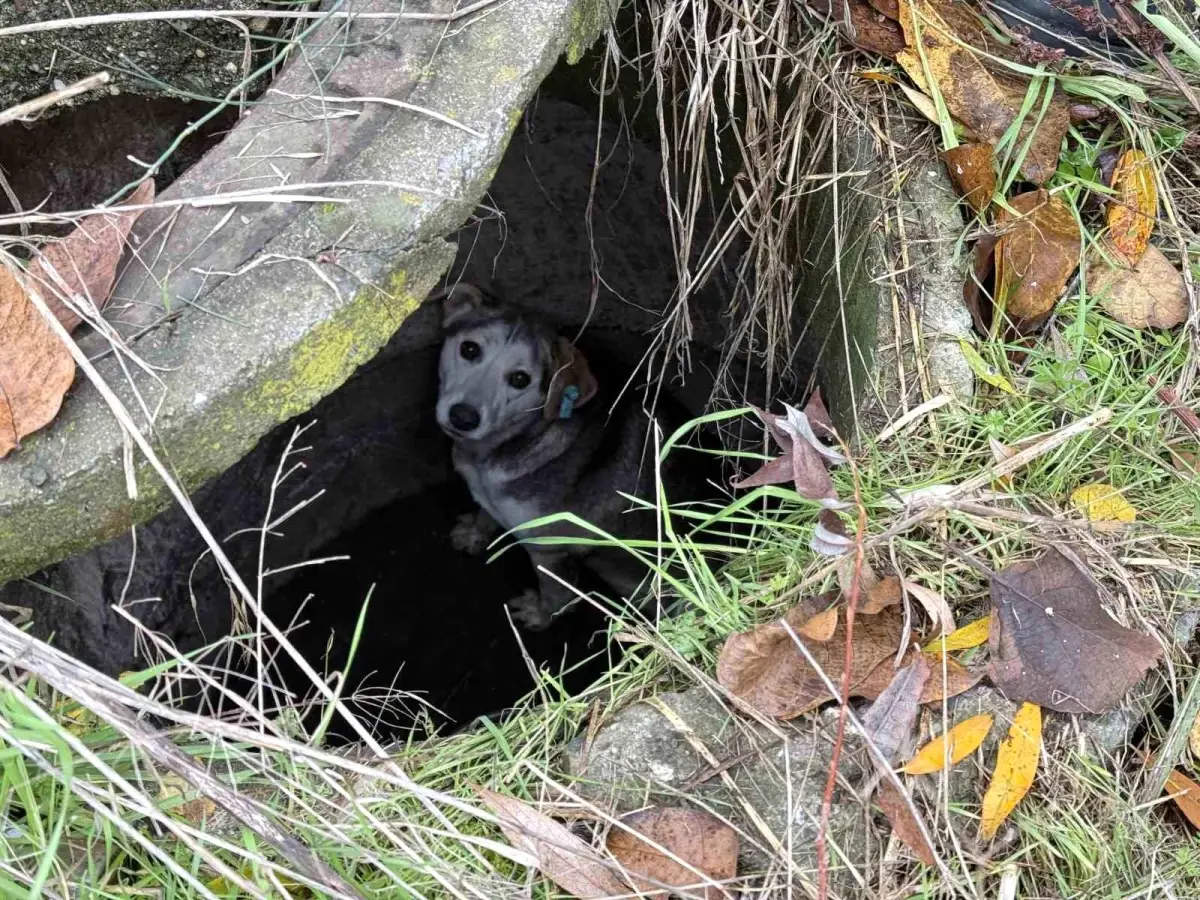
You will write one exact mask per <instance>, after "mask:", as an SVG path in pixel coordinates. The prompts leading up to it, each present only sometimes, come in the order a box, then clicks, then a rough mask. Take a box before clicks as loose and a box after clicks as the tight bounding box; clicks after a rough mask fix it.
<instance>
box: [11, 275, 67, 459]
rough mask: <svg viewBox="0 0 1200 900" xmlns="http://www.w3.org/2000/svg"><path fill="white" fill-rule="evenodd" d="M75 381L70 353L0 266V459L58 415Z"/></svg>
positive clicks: (14, 279)
mask: <svg viewBox="0 0 1200 900" xmlns="http://www.w3.org/2000/svg"><path fill="white" fill-rule="evenodd" d="M74 380H75V360H74V359H72V357H71V351H70V350H68V349H67V346H66V344H64V343H63V342H62V341H61V340H59V338H58V335H57V334H55V333H54V331H53V329H52V328H51V327H50V323H49V322H47V321H46V320H45V319H44V318H43V317H42V314H41V313H39V312H38V311H37V308H36V307H35V306H34V305H33V303H32V302H31V301H30V299H29V297H28V296H27V295H26V293H25V288H24V287H23V286H22V284H21V282H20V281H18V280H17V277H16V276H15V275H13V273H12V272H10V271H9V270H8V269H7V268H5V267H4V266H2V265H0V457H4V456H7V455H8V453H9V452H10V451H11V450H12V449H13V448H15V447H17V446H18V445H19V444H20V442H21V438H23V437H25V436H26V435H29V434H33V432H35V431H37V430H38V429H39V428H44V427H45V426H46V425H48V424H49V423H50V422H51V420H52V419H53V418H54V417H55V416H56V415H58V410H59V408H60V407H61V406H62V400H63V395H64V394H66V392H67V388H69V387H70V386H71V382H72V381H74Z"/></svg>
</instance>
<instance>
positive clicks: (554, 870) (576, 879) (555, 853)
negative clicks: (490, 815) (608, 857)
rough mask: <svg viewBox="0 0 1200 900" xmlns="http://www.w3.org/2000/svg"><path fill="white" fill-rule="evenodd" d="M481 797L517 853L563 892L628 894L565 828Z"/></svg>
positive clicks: (522, 807) (586, 897) (512, 804)
mask: <svg viewBox="0 0 1200 900" xmlns="http://www.w3.org/2000/svg"><path fill="white" fill-rule="evenodd" d="M478 791H479V796H480V798H481V799H482V800H483V802H484V803H486V804H487V805H488V806H489V807H490V808H491V810H492V812H494V813H495V814H496V815H497V817H499V819H500V830H501V831H503V832H504V836H505V837H507V838H508V840H509V842H510V843H511V844H512V845H513V846H514V847H516V848H517V849H518V850H523V851H525V852H526V853H528V854H529V855H530V856H532V857H534V858H535V859H536V860H537V861H538V868H540V869H541V870H542V872H543V873H544V874H545V875H546V877H547V878H549V879H550V880H551V881H553V882H554V883H555V884H557V885H558V886H559V887H560V888H562V889H563V890H564V891H566V892H567V893H568V894H571V895H573V896H575V897H578V898H580V900H602V898H608V897H621V896H627V895H628V894H629V891H628V889H627V888H626V887H625V885H623V884H621V881H620V879H618V878H617V876H616V875H614V874H613V873H612V872H610V871H609V869H608V867H607V866H606V865H605V864H604V862H603V860H601V859H600V856H599V854H597V853H596V851H595V850H593V849H592V848H591V846H590V845H588V844H586V843H584V842H583V841H582V840H580V839H579V838H578V837H576V836H575V835H574V834H572V833H571V832H570V831H569V830H568V829H567V828H566V827H565V826H563V825H562V824H560V823H558V822H556V821H554V820H553V819H551V818H550V817H549V816H547V815H544V814H543V813H540V812H538V811H537V810H536V809H534V808H533V807H532V806H530V805H529V804H528V803H525V802H524V801H521V800H518V799H516V798H515V797H506V796H505V795H504V794H497V793H496V792H495V791H489V790H488V789H487V788H479V789H478Z"/></svg>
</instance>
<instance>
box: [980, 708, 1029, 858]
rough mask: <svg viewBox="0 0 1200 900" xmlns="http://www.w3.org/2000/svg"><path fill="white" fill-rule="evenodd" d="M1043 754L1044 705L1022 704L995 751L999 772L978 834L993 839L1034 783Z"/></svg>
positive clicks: (994, 776)
mask: <svg viewBox="0 0 1200 900" xmlns="http://www.w3.org/2000/svg"><path fill="white" fill-rule="evenodd" d="M1041 753H1042V708H1041V707H1040V706H1038V705H1037V704H1036V703H1023V704H1021V708H1020V709H1018V710H1017V714H1016V715H1015V716H1013V722H1012V727H1010V728H1009V729H1008V736H1007V737H1006V738H1005V739H1004V740H1003V741H1002V742H1001V743H1000V750H999V751H998V752H997V753H996V771H995V772H993V773H992V783H991V784H989V785H988V789H987V793H985V794H984V795H983V810H982V812H981V814H980V818H979V836H980V838H982V839H983V840H985V841H990V840H991V839H992V838H993V837H995V835H996V830H997V829H998V828H999V827H1000V825H1001V823H1003V822H1004V820H1005V819H1007V818H1008V815H1009V813H1011V812H1012V811H1013V810H1014V809H1015V808H1016V806H1017V804H1018V803H1020V802H1021V798H1023V797H1024V796H1025V795H1026V794H1027V793H1028V792H1029V788H1030V787H1031V786H1032V785H1033V778H1034V776H1035V775H1036V774H1037V767H1038V757H1039V756H1041Z"/></svg>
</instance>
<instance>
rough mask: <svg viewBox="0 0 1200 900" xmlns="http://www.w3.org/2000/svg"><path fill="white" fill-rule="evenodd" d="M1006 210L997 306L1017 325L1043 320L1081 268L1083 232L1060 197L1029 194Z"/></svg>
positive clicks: (998, 253) (998, 261)
mask: <svg viewBox="0 0 1200 900" xmlns="http://www.w3.org/2000/svg"><path fill="white" fill-rule="evenodd" d="M1009 205H1010V206H1011V207H1012V209H1013V210H1014V211H1015V212H1016V213H1017V216H1018V218H1014V217H1013V214H1012V213H1010V212H1009V211H1008V210H1007V209H1001V210H1000V212H999V214H998V215H997V216H996V223H997V225H998V226H1000V227H1001V228H1002V229H1003V232H1002V234H1001V235H1000V240H999V242H998V243H997V244H996V306H997V307H998V308H999V309H1001V310H1003V311H1004V312H1005V313H1006V314H1007V315H1008V316H1009V318H1011V319H1013V320H1015V321H1017V322H1018V323H1019V322H1020V321H1022V320H1037V319H1040V318H1041V317H1043V316H1045V315H1047V314H1048V313H1049V312H1050V310H1052V309H1053V308H1054V304H1055V303H1057V302H1058V298H1059V295H1061V294H1062V292H1063V288H1065V287H1066V285H1067V280H1068V279H1069V278H1070V277H1071V273H1072V272H1074V271H1075V267H1076V266H1077V265H1078V263H1079V226H1078V225H1077V224H1076V222H1075V217H1074V216H1073V215H1072V214H1071V210H1070V208H1069V207H1068V206H1067V204H1066V203H1064V202H1063V201H1062V199H1061V198H1059V197H1058V196H1057V195H1055V194H1050V193H1048V192H1047V191H1044V190H1038V191H1029V192H1028V193H1025V194H1020V195H1018V196H1016V197H1013V198H1012V200H1010V201H1009Z"/></svg>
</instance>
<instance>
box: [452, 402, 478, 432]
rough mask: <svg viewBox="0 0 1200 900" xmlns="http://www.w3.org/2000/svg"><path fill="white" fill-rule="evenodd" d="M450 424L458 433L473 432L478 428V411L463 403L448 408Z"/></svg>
mask: <svg viewBox="0 0 1200 900" xmlns="http://www.w3.org/2000/svg"><path fill="white" fill-rule="evenodd" d="M450 424H451V425H453V426H454V427H455V428H457V429H458V430H459V431H474V430H475V429H476V428H478V427H479V410H477V409H476V408H475V407H473V406H467V404H465V403H455V404H454V405H453V406H451V407H450Z"/></svg>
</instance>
